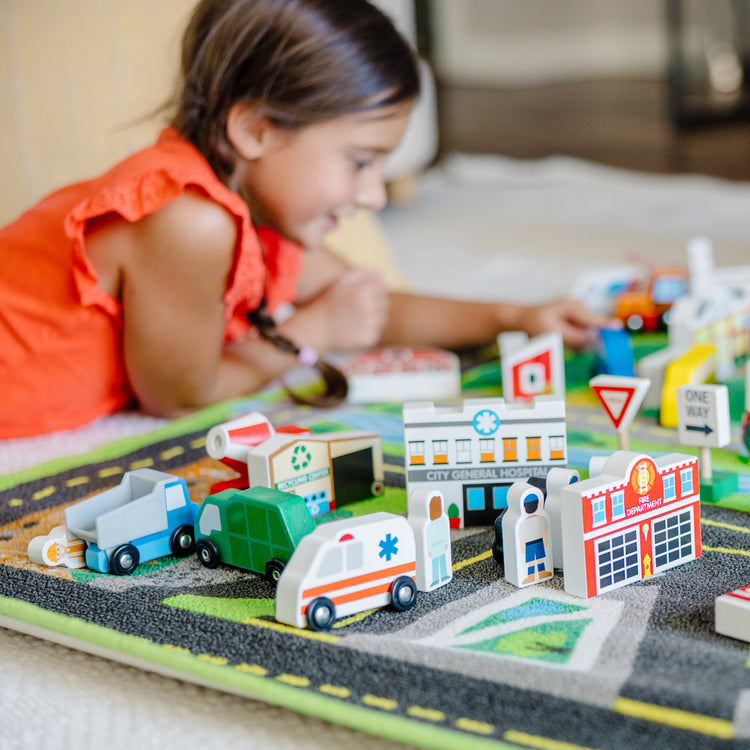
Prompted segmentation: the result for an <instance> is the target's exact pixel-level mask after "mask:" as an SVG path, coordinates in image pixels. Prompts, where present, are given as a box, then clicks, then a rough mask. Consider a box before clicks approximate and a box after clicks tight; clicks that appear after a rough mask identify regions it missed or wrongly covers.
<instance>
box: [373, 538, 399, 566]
mask: <svg viewBox="0 0 750 750" xmlns="http://www.w3.org/2000/svg"><path fill="white" fill-rule="evenodd" d="M397 544H398V537H397V536H391V535H390V534H386V535H385V539H381V540H380V542H379V546H380V552H379V553H378V556H379V557H384V558H385V559H386V560H387V561H388V562H390V561H391V558H392V557H393V556H394V555H397V554H398V547H397V546H396V545H397Z"/></svg>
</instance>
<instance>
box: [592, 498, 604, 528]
mask: <svg viewBox="0 0 750 750" xmlns="http://www.w3.org/2000/svg"><path fill="white" fill-rule="evenodd" d="M605 500H606V496H604V495H602V496H601V497H595V498H594V499H593V500H592V501H591V519H592V523H593V525H594V526H601V525H602V524H604V523H607V506H606V503H605Z"/></svg>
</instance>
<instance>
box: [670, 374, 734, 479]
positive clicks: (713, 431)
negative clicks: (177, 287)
mask: <svg viewBox="0 0 750 750" xmlns="http://www.w3.org/2000/svg"><path fill="white" fill-rule="evenodd" d="M677 437H678V439H679V441H680V442H681V443H682V444H683V445H697V446H700V449H701V476H702V477H703V478H704V479H711V477H712V473H713V472H712V471H711V450H710V449H711V448H723V447H724V446H725V445H727V444H728V443H729V441H730V440H731V430H730V421H729V389H728V388H727V387H726V386H725V385H704V384H702V383H701V384H688V385H681V386H680V387H679V388H678V389H677Z"/></svg>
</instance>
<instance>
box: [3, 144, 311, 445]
mask: <svg viewBox="0 0 750 750" xmlns="http://www.w3.org/2000/svg"><path fill="white" fill-rule="evenodd" d="M186 188H190V189H191V190H195V191H198V192H201V193H203V194H204V195H206V196H207V197H208V198H210V199H212V200H214V201H216V202H217V203H219V204H220V205H222V206H223V207H224V208H225V209H226V210H227V211H229V213H230V214H232V215H233V216H234V217H235V219H236V223H237V227H238V233H237V245H236V247H235V261H234V268H233V271H232V274H231V276H230V279H229V281H228V285H227V289H226V291H225V293H224V303H225V317H226V329H225V339H226V340H227V341H231V340H232V339H235V338H237V337H238V336H241V335H243V334H245V333H247V331H248V329H249V324H248V323H247V320H246V319H245V314H246V313H247V312H250V311H252V310H254V309H255V308H257V307H258V305H259V304H260V301H261V299H263V298H264V297H265V299H266V302H267V304H268V307H269V309H270V310H271V311H272V312H273V311H274V310H275V309H276V308H278V306H279V305H281V304H284V303H288V302H292V301H293V300H294V297H295V291H296V284H297V280H298V278H299V274H300V272H301V269H302V257H301V254H302V251H301V248H300V247H299V246H298V245H296V244H294V243H292V242H289V241H288V240H285V239H283V238H282V237H281V236H280V235H279V234H277V233H276V232H275V231H273V230H270V229H267V228H263V227H261V228H259V229H257V230H256V229H255V228H254V227H253V225H252V224H251V223H250V214H249V211H248V207H247V205H246V204H245V202H244V201H243V200H242V199H241V198H240V197H239V196H238V195H237V194H236V193H234V192H232V191H231V190H230V189H229V188H227V187H226V186H225V185H224V184H223V183H222V182H221V181H220V180H219V179H218V177H217V176H216V174H215V173H214V171H213V170H212V169H211V167H210V165H209V164H208V162H207V161H206V160H205V159H204V157H203V156H202V155H201V154H200V152H198V150H197V149H196V148H194V147H193V146H192V145H191V144H190V143H188V142H187V141H185V140H183V139H182V138H181V137H180V135H179V134H178V133H177V131H175V130H173V129H167V130H165V131H164V132H163V133H162V134H161V136H160V137H159V140H158V141H157V143H156V144H155V145H154V146H151V147H149V148H146V149H144V150H143V151H140V152H138V153H136V154H134V155H132V156H130V157H129V158H127V159H126V160H124V161H123V162H121V163H120V164H118V165H117V166H115V167H113V168H112V169H111V170H109V171H108V172H106V173H105V174H103V175H102V176H101V177H98V178H97V179H94V180H89V181H86V182H80V183H77V184H74V185H70V186H68V187H65V188H63V189H61V190H58V191H57V192H55V193H53V194H52V195H50V196H48V197H47V198H45V199H44V200H42V201H41V202H40V203H39V204H38V205H37V206H35V207H34V208H32V209H30V210H29V211H27V212H26V213H24V214H23V215H21V216H20V217H19V218H18V219H17V220H16V221H14V222H13V223H12V224H9V225H8V226H6V227H4V228H2V229H0V269H2V270H0V389H1V391H0V438H11V437H25V436H30V435H38V434H41V433H45V432H52V431H54V430H62V429H69V428H73V427H78V426H80V425H83V424H86V423H87V422H90V421H91V420H93V419H95V418H97V417H100V416H103V415H106V414H111V413H113V412H116V411H119V410H120V409H122V408H124V407H126V406H128V405H129V404H131V403H132V402H133V394H132V391H131V389H130V387H129V384H128V378H127V373H126V370H125V364H124V361H123V352H122V344H121V336H122V306H121V304H120V301H119V300H117V299H115V298H114V297H112V296H110V295H109V294H107V293H105V292H104V291H103V290H102V289H100V288H99V286H97V275H96V271H95V270H94V267H93V266H92V264H91V262H90V260H89V258H88V256H87V253H86V227H87V224H88V222H89V221H90V220H92V219H94V218H96V217H99V216H103V215H105V214H108V213H112V212H114V213H117V214H119V215H120V216H122V217H123V218H125V219H126V220H128V221H138V220H139V219H141V218H143V217H144V216H147V215H149V214H152V213H154V212H156V211H158V210H159V209H160V208H161V207H162V206H164V205H166V204H167V203H168V202H169V201H171V200H174V198H176V197H177V196H179V195H180V194H181V193H182V192H183V191H184V190H185V189H186Z"/></svg>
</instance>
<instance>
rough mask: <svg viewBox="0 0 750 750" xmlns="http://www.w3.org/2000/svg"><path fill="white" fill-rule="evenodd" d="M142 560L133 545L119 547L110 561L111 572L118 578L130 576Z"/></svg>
mask: <svg viewBox="0 0 750 750" xmlns="http://www.w3.org/2000/svg"><path fill="white" fill-rule="evenodd" d="M140 560H141V556H140V554H139V553H138V550H137V549H136V548H135V547H134V546H133V545H132V544H123V545H121V546H120V547H118V548H117V549H116V550H115V551H114V552H113V553H112V557H111V558H110V560H109V572H110V573H114V575H116V576H129V575H130V574H131V573H132V572H133V571H134V570H135V569H136V568H137V567H138V563H139V562H140Z"/></svg>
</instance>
